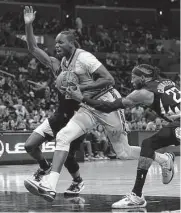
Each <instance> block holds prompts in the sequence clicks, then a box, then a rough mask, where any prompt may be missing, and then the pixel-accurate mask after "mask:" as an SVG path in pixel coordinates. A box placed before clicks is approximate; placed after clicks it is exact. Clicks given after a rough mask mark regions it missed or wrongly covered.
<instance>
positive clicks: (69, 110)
mask: <svg viewBox="0 0 181 213" xmlns="http://www.w3.org/2000/svg"><path fill="white" fill-rule="evenodd" d="M78 109H79V103H78V102H77V101H74V100H72V99H66V98H65V95H63V94H61V93H60V92H58V112H60V113H64V114H66V115H67V116H68V117H69V118H71V117H72V116H73V115H74V112H75V111H77V110H78Z"/></svg>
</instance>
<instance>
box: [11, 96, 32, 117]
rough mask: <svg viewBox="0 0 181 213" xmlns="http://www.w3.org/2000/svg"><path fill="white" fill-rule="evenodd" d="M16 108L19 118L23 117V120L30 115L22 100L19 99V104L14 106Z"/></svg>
mask: <svg viewBox="0 0 181 213" xmlns="http://www.w3.org/2000/svg"><path fill="white" fill-rule="evenodd" d="M14 108H15V109H16V115H17V117H18V118H19V117H21V118H22V119H25V118H26V116H27V115H28V114H29V113H28V111H27V109H26V107H25V106H23V100H22V99H18V103H17V104H15V105H14Z"/></svg>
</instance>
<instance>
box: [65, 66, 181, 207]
mask: <svg viewBox="0 0 181 213" xmlns="http://www.w3.org/2000/svg"><path fill="white" fill-rule="evenodd" d="M131 81H132V84H133V86H134V88H135V90H134V91H133V92H132V93H130V94H129V95H128V96H127V97H125V98H118V99H117V100H115V101H114V102H112V103H110V102H106V101H100V100H93V99H89V98H87V97H84V96H83V95H82V94H81V92H80V90H79V88H78V87H77V86H76V88H75V87H69V88H68V89H67V93H68V95H69V96H70V97H71V98H73V99H75V100H77V101H79V102H83V103H85V104H88V105H90V106H91V107H94V108H95V109H97V110H100V111H102V112H105V113H110V112H112V111H114V110H117V109H124V108H126V107H134V106H137V105H144V106H147V107H149V108H151V109H152V110H154V111H155V112H156V113H157V114H158V116H160V117H162V118H164V119H165V120H167V121H168V122H169V124H168V125H166V126H164V127H163V128H162V129H160V130H159V131H158V132H157V133H156V134H154V135H153V136H151V137H150V138H147V139H145V140H143V142H142V145H141V153H140V158H139V161H138V167H137V176H136V181H135V185H134V187H133V190H132V192H131V193H130V194H128V195H127V196H126V197H125V198H123V199H122V200H120V201H118V202H116V203H114V204H113V205H112V208H139V207H145V206H146V204H147V202H146V200H145V198H144V196H143V195H142V188H143V186H144V183H145V179H146V175H147V172H148V169H149V168H150V166H151V164H152V162H153V160H156V161H157V162H159V163H160V165H161V168H162V181H163V183H164V184H168V183H169V182H170V181H171V180H172V178H173V175H174V165H173V162H174V155H173V154H172V153H165V154H160V153H156V152H155V150H158V149H160V148H162V147H167V146H170V145H175V146H178V145H180V103H181V96H180V94H181V92H180V89H179V87H178V86H177V85H176V84H175V83H174V82H173V81H171V80H170V79H162V78H161V77H160V75H159V72H158V69H157V68H155V67H153V66H150V65H147V64H141V65H138V66H136V67H135V68H134V69H133V70H132V80H131Z"/></svg>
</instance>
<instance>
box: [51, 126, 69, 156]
mask: <svg viewBox="0 0 181 213" xmlns="http://www.w3.org/2000/svg"><path fill="white" fill-rule="evenodd" d="M68 135H69V134H68V132H67V131H64V129H62V130H61V131H60V132H58V133H57V135H56V147H55V150H61V151H67V152H68V151H69V149H70V143H71V140H70V139H69V137H68Z"/></svg>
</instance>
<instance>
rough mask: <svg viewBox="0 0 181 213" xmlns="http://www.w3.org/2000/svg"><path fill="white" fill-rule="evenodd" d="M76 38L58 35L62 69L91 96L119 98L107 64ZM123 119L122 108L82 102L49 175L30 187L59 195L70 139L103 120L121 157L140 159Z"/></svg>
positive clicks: (60, 140)
mask: <svg viewBox="0 0 181 213" xmlns="http://www.w3.org/2000/svg"><path fill="white" fill-rule="evenodd" d="M32 12H33V11H32V9H31V10H29V9H28V10H25V15H26V14H29V13H32ZM27 27H28V29H27V30H30V26H27ZM31 29H32V28H31ZM31 33H32V30H31V31H29V33H28V34H29V35H30V34H31ZM74 42H75V37H74V35H73V34H72V33H70V32H67V31H64V32H61V33H60V34H58V36H57V37H56V45H55V48H56V52H57V55H59V57H60V56H64V57H63V59H62V62H61V68H62V71H69V72H74V73H75V74H77V76H78V78H79V84H80V89H81V91H82V92H83V93H84V95H86V96H88V97H94V98H97V99H101V100H108V101H114V100H115V99H116V98H120V97H121V96H120V94H119V93H118V92H117V91H116V90H115V89H113V88H112V85H113V84H114V79H113V78H112V76H111V75H110V73H109V72H108V71H107V70H106V68H105V67H104V66H103V65H102V64H101V63H100V62H99V61H98V60H97V59H96V58H95V57H94V56H93V55H92V54H91V53H89V52H86V51H84V50H82V49H76V48H75V45H74ZM29 48H31V46H29ZM40 51H42V50H40V49H38V48H33V50H32V53H33V54H34V55H35V56H39V55H40ZM39 60H40V61H41V62H42V63H44V64H47V66H49V67H51V68H52V67H53V69H54V70H57V69H59V67H60V63H59V66H58V65H57V63H58V62H57V59H52V58H50V57H48V56H47V55H46V56H44V57H43V58H39ZM55 62H57V63H55ZM124 122H125V120H124V111H123V110H119V111H116V112H112V113H110V114H109V115H108V114H105V113H101V112H99V111H97V110H95V109H93V108H90V107H88V106H86V105H85V106H82V107H81V108H80V109H79V110H78V112H77V113H76V114H75V115H74V116H73V117H72V119H71V120H70V121H69V122H68V124H67V125H66V126H65V127H64V128H63V129H61V130H60V131H59V132H58V133H57V135H56V149H55V153H54V157H53V166H52V171H51V173H50V175H47V176H46V177H45V178H43V180H42V181H40V182H37V181H36V180H35V181H31V182H29V186H28V187H30V188H29V191H34V190H35V191H36V192H37V193H40V194H41V196H43V197H44V198H45V199H47V200H49V201H52V200H53V199H54V198H55V195H56V185H57V182H58V179H59V174H60V171H61V169H62V166H63V164H64V162H65V160H66V158H67V155H68V152H69V148H70V144H71V142H72V141H74V140H75V139H77V138H78V137H80V136H82V135H83V134H85V133H86V132H87V130H89V129H91V128H93V127H94V126H95V125H96V124H97V123H101V124H102V125H104V126H105V128H106V130H107V132H108V137H109V139H110V141H111V142H112V145H113V148H114V149H115V150H116V154H117V156H118V157H121V156H122V154H123V153H122V152H124V154H125V156H126V157H128V158H129V157H131V158H135V159H137V158H138V156H139V154H140V147H134V146H129V144H128V139H127V135H126V132H125V127H124ZM120 127H121V128H120ZM44 186H45V187H46V188H45V190H44V188H43V187H44ZM40 187H41V189H40ZM47 188H49V189H47ZM46 189H47V190H46Z"/></svg>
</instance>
